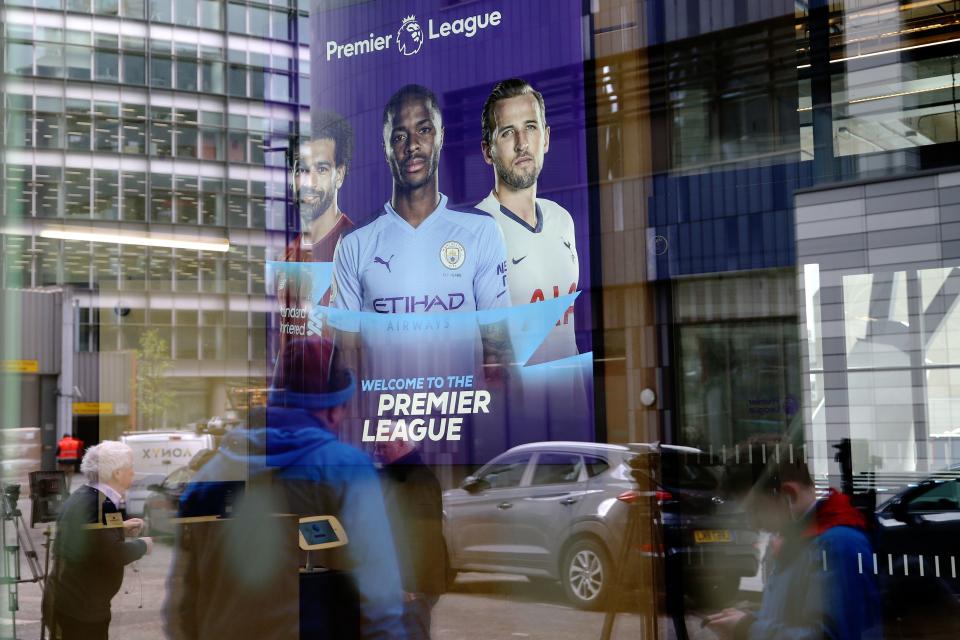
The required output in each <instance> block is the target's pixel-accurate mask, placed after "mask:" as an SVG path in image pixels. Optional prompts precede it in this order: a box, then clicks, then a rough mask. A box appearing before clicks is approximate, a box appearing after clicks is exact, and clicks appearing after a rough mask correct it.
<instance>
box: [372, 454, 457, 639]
mask: <svg viewBox="0 0 960 640" xmlns="http://www.w3.org/2000/svg"><path fill="white" fill-rule="evenodd" d="M376 457H377V459H378V460H379V461H380V463H381V464H382V465H383V466H382V468H381V471H380V477H381V482H382V485H383V499H384V503H385V504H386V507H387V517H388V518H389V520H390V530H391V532H392V533H393V540H394V544H395V545H396V550H397V560H398V562H399V563H400V577H401V580H402V582H403V590H404V613H403V620H404V627H405V628H406V630H407V637H408V638H409V640H421V639H423V640H428V639H429V638H430V620H431V615H432V611H433V607H434V605H436V604H437V600H438V599H439V598H440V595H441V594H442V593H443V592H444V591H446V580H447V553H446V545H445V543H444V539H443V495H442V492H441V489H440V482H439V481H438V480H437V477H436V476H435V475H434V473H433V471H431V470H430V467H428V466H427V465H426V464H424V462H423V459H422V458H421V457H420V453H419V452H418V451H417V449H416V447H415V445H414V444H413V443H411V442H409V441H406V440H393V441H389V442H384V443H379V444H378V445H377V449H376Z"/></svg>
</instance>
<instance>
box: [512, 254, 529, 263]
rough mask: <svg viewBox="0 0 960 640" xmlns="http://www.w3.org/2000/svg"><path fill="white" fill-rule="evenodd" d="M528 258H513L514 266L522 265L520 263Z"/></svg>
mask: <svg viewBox="0 0 960 640" xmlns="http://www.w3.org/2000/svg"><path fill="white" fill-rule="evenodd" d="M526 257H527V256H523V257H522V258H513V264H520V261H522V260H523V259H524V258H526Z"/></svg>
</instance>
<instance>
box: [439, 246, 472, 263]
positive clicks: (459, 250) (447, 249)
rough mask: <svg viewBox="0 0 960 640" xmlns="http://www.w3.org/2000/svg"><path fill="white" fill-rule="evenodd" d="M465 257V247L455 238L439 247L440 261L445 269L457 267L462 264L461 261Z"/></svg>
mask: <svg viewBox="0 0 960 640" xmlns="http://www.w3.org/2000/svg"><path fill="white" fill-rule="evenodd" d="M466 259H467V251H466V249H464V248H463V245H462V244H460V243H459V242H457V241H456V240H450V241H449V242H446V243H444V245H443V246H442V247H441V248H440V262H442V263H443V266H445V267H446V268H447V269H459V268H460V267H462V266H463V261H464V260H466Z"/></svg>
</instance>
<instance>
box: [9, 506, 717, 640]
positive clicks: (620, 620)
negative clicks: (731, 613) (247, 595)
mask: <svg viewBox="0 0 960 640" xmlns="http://www.w3.org/2000/svg"><path fill="white" fill-rule="evenodd" d="M22 506H23V507H24V508H25V509H29V504H28V503H26V504H24V505H22ZM24 513H28V511H27V510H25V511H24ZM42 530H43V527H42V526H38V527H36V528H34V529H33V530H32V532H31V533H32V538H33V539H34V540H35V543H36V548H37V551H38V553H39V555H40V559H41V562H42V560H43V552H44V550H43V548H42V546H40V545H41V543H42V541H43V537H42ZM171 559H172V549H171V547H170V545H169V544H165V543H163V542H158V543H157V544H156V545H155V546H154V551H153V553H152V554H151V555H149V556H146V557H144V558H142V559H141V560H139V561H138V562H136V563H134V564H133V565H129V566H128V567H127V569H126V573H125V575H124V581H123V587H122V588H121V590H120V592H119V593H118V594H117V595H116V596H115V597H114V599H113V603H112V611H113V619H112V621H111V624H110V637H111V638H123V639H124V640H157V639H160V638H163V637H164V635H163V627H162V622H161V616H160V609H161V606H162V604H163V600H164V596H165V593H166V577H167V572H168V570H169V567H170V562H171ZM21 571H22V574H23V575H24V576H25V577H28V576H29V570H28V568H27V564H26V562H25V561H22V562H21ZM19 596H20V597H19V600H20V609H19V611H17V613H16V619H17V625H16V638H24V639H29V640H39V638H40V588H39V586H38V585H36V584H31V583H27V584H22V585H20V589H19ZM6 601H7V599H6V598H5V597H0V637H3V638H11V637H13V635H12V633H11V630H10V614H9V612H7V610H6V606H5V604H6ZM620 604H621V606H620V609H621V611H619V612H618V613H617V616H616V622H615V626H614V633H613V635H612V637H613V638H615V639H618V640H626V639H628V638H629V639H631V640H639V639H641V638H644V624H643V619H642V617H641V616H640V615H639V614H637V613H636V612H635V611H636V608H635V607H633V606H631V603H630V602H629V598H623V602H621V603H620ZM603 619H604V613H602V612H586V611H580V610H577V609H574V608H572V607H570V606H568V605H566V604H565V602H564V595H563V592H562V589H561V587H560V585H559V584H558V585H542V584H540V583H530V582H529V581H527V579H526V578H523V577H519V576H509V575H500V574H479V573H466V574H461V575H460V576H459V577H458V578H457V581H456V583H455V584H454V587H453V589H452V591H451V592H450V593H448V594H446V595H444V596H443V597H442V598H441V599H440V601H439V603H438V604H437V606H436V608H435V609H434V618H433V620H434V623H433V624H434V627H433V634H432V635H433V640H514V639H518V638H529V639H531V640H536V639H543V640H548V639H549V640H590V639H593V638H597V639H598V640H599V638H600V634H601V629H602V627H603ZM658 623H659V633H658V638H657V640H669V639H672V638H675V634H674V632H673V629H672V626H671V623H670V622H669V621H668V620H667V619H666V618H663V617H661V618H660V619H659V620H658ZM687 628H688V629H689V631H690V637H691V638H693V639H694V640H714V638H715V636H714V634H713V633H711V632H710V631H709V630H701V629H700V618H699V617H697V616H695V615H690V616H688V618H687Z"/></svg>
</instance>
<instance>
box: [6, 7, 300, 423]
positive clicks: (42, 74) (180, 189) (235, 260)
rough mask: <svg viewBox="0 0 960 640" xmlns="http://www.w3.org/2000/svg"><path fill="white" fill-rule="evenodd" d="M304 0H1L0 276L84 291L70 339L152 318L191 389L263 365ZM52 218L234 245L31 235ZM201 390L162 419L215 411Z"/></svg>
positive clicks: (296, 108) (296, 121)
mask: <svg viewBox="0 0 960 640" xmlns="http://www.w3.org/2000/svg"><path fill="white" fill-rule="evenodd" d="M308 8H309V7H308V3H304V2H301V3H300V6H299V7H298V6H293V5H291V6H289V7H288V6H282V7H281V6H269V5H259V4H249V5H248V4H245V3H227V2H224V1H222V0H202V1H201V2H192V1H191V2H184V1H179V2H159V1H149V2H148V1H145V0H141V1H136V0H122V1H114V2H110V1H106V2H105V1H103V0H97V1H96V2H93V3H92V2H91V1H90V0H63V1H60V2H46V1H42V0H37V2H35V3H34V2H33V1H31V0H17V1H14V2H6V3H5V5H4V8H3V9H2V11H3V21H2V22H3V34H2V46H3V52H4V56H3V59H4V64H5V67H4V69H3V72H4V75H3V91H2V99H3V107H4V108H3V114H4V116H3V117H4V123H3V127H2V128H3V136H4V139H3V147H4V154H3V159H2V173H3V198H2V202H0V211H2V216H3V218H2V219H3V221H4V222H3V225H2V226H3V228H4V230H5V233H4V234H3V235H0V282H2V286H3V287H8V288H18V287H27V288H30V287H50V286H62V285H66V286H70V287H72V288H73V289H74V290H75V291H77V296H76V299H77V300H78V303H79V305H80V306H79V308H78V312H77V313H78V327H79V334H80V335H79V343H78V348H79V349H81V350H86V351H91V352H97V351H103V352H110V351H122V350H129V349H136V348H137V347H138V346H139V339H140V336H141V335H142V334H143V333H144V332H145V331H147V330H155V331H156V332H157V333H158V335H160V336H161V337H162V338H163V339H164V340H165V342H166V345H167V348H168V350H169V355H170V356H171V357H172V358H173V359H174V367H173V370H172V373H173V374H174V375H175V376H176V377H177V378H178V379H179V382H175V383H174V385H176V386H182V387H183V389H184V390H187V389H189V388H193V389H202V388H205V387H206V386H209V385H222V384H223V383H224V382H225V381H228V380H231V379H240V380H245V379H247V378H248V377H249V376H257V375H262V373H263V371H265V366H264V364H263V363H264V361H265V357H266V346H265V344H264V340H263V339H262V333H263V332H262V331H260V333H259V334H258V333H256V332H257V331H258V330H259V328H260V327H264V326H265V325H266V322H267V319H266V316H267V313H268V309H267V307H266V305H265V303H264V302H263V293H264V290H265V289H264V287H265V285H264V262H265V261H266V260H268V259H272V258H273V257H274V256H279V255H282V251H283V247H284V246H285V244H286V238H285V235H286V234H285V231H286V229H287V227H288V223H287V220H288V210H289V209H290V206H291V202H290V196H289V192H288V172H287V170H286V165H287V153H286V148H287V146H288V145H289V143H290V140H292V139H293V138H294V137H295V136H297V135H298V134H299V133H300V132H301V131H304V130H305V129H306V128H308V126H309V125H308V124H303V125H301V123H307V122H309V115H308V113H309V112H308V107H307V105H306V100H307V97H306V96H307V92H306V91H305V90H304V87H305V86H309V68H308V67H309V55H308V53H307V51H308V49H307V47H308V44H309V24H308V20H307V10H308ZM301 96H304V97H303V98H301ZM60 225H64V226H68V227H70V228H71V229H73V228H77V229H81V230H86V231H93V232H98V231H108V232H118V231H119V232H121V233H124V232H129V233H133V232H144V231H147V232H150V233H159V234H162V235H173V236H175V237H177V236H180V237H184V238H187V239H192V238H195V237H201V238H203V237H213V238H225V239H227V240H228V241H229V242H230V250H229V251H228V252H227V253H219V252H212V251H196V250H186V249H171V248H164V247H149V248H148V247H145V246H137V245H122V246H121V245H114V244H104V243H90V242H85V241H77V240H60V239H52V238H45V237H41V233H40V232H41V231H42V230H43V229H45V228H48V227H51V226H60ZM251 327H253V328H252V329H251ZM254 334H256V335H254ZM211 394H213V395H222V394H217V393H214V392H213V391H212V390H211ZM207 404H208V403H207V402H199V403H180V404H179V405H178V406H179V407H180V409H178V411H179V413H182V414H183V415H179V414H178V415H171V416H170V419H171V421H172V423H174V424H176V423H183V422H186V421H188V420H197V419H201V418H206V417H209V415H208V410H210V409H212V410H213V411H214V412H215V413H216V412H219V411H222V407H208V406H207ZM194 414H196V415H194Z"/></svg>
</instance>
